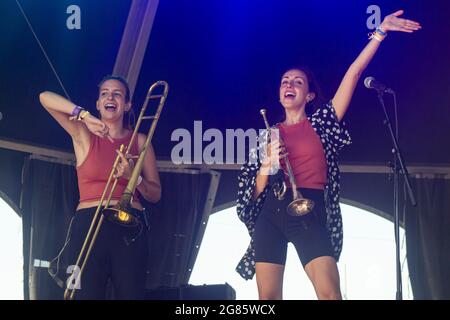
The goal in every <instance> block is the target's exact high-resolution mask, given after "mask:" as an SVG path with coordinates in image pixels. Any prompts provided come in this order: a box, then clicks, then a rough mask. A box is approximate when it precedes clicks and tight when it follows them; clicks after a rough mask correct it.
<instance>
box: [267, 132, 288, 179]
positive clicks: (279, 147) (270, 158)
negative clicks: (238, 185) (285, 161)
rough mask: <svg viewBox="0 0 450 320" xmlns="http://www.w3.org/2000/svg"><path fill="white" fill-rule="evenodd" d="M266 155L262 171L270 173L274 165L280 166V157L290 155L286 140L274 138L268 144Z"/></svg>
mask: <svg viewBox="0 0 450 320" xmlns="http://www.w3.org/2000/svg"><path fill="white" fill-rule="evenodd" d="M266 153H267V154H266V157H265V158H263V159H262V161H261V172H262V173H263V174H266V175H269V171H270V169H271V168H273V167H279V165H280V159H281V158H284V157H286V156H287V155H288V153H287V152H286V147H285V145H284V142H283V141H282V140H279V139H274V140H272V142H270V143H269V144H268V145H267V148H266Z"/></svg>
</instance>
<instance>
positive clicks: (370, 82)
mask: <svg viewBox="0 0 450 320" xmlns="http://www.w3.org/2000/svg"><path fill="white" fill-rule="evenodd" d="M364 85H365V86H366V88H367V89H375V90H377V91H378V92H379V93H385V92H387V93H394V91H393V90H392V89H391V88H388V87H386V86H385V85H384V84H383V83H381V82H379V81H377V80H376V79H375V78H374V77H367V78H366V79H364Z"/></svg>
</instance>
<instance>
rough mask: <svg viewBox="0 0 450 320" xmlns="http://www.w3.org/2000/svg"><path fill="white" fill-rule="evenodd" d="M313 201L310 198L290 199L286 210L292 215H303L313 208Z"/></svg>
mask: <svg viewBox="0 0 450 320" xmlns="http://www.w3.org/2000/svg"><path fill="white" fill-rule="evenodd" d="M314 205H315V203H314V201H313V200H310V199H297V200H294V201H292V202H291V203H290V204H289V205H288V207H287V212H288V214H289V215H291V216H294V217H299V216H304V215H306V214H308V213H310V212H311V211H312V210H313V209H314Z"/></svg>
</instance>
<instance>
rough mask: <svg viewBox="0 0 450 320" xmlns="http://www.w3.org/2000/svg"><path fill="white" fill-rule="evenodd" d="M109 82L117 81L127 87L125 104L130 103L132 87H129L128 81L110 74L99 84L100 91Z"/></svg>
mask: <svg viewBox="0 0 450 320" xmlns="http://www.w3.org/2000/svg"><path fill="white" fill-rule="evenodd" d="M108 80H117V81H119V82H120V83H121V84H123V86H124V87H125V102H129V101H130V87H129V86H128V82H127V80H126V79H125V78H124V77H122V76H119V75H114V74H109V75H107V76H105V77H104V78H103V79H102V81H100V83H99V84H98V89H99V90H100V88H101V86H102V85H103V84H104V83H105V82H106V81H108Z"/></svg>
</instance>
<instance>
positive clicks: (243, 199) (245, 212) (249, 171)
mask: <svg viewBox="0 0 450 320" xmlns="http://www.w3.org/2000/svg"><path fill="white" fill-rule="evenodd" d="M259 167H260V163H250V162H248V163H246V164H244V165H243V166H242V168H241V172H240V174H239V177H238V197H237V207H236V209H237V214H238V217H239V219H240V220H241V221H242V222H244V223H245V224H246V225H247V227H248V224H249V223H251V222H252V221H254V220H255V219H256V217H257V215H258V213H259V212H260V211H261V208H262V206H263V204H264V199H265V196H266V193H267V188H266V189H265V190H264V192H262V193H261V194H260V195H259V196H258V198H256V200H254V201H253V200H252V198H253V191H254V190H255V186H256V176H257V173H258V170H259Z"/></svg>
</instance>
